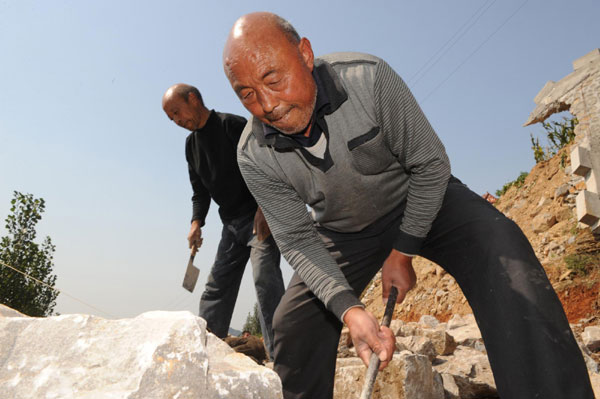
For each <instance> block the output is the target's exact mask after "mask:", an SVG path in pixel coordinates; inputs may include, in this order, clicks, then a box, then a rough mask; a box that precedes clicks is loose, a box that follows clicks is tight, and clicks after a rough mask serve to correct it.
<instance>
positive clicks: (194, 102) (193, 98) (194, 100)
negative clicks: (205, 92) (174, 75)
mask: <svg viewBox="0 0 600 399" xmlns="http://www.w3.org/2000/svg"><path fill="white" fill-rule="evenodd" d="M187 103H188V104H192V106H194V107H195V106H197V105H198V98H196V96H195V95H194V94H193V93H188V96H187Z"/></svg>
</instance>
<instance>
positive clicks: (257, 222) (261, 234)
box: [252, 206, 271, 241]
mask: <svg viewBox="0 0 600 399" xmlns="http://www.w3.org/2000/svg"><path fill="white" fill-rule="evenodd" d="M252 234H256V237H257V238H258V241H264V240H266V239H267V238H269V236H270V235H271V229H270V228H269V225H268V224H267V220H266V219H265V215H263V212H262V209H260V206H259V207H258V208H257V209H256V215H254V228H253V229H252Z"/></svg>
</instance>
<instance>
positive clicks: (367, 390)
mask: <svg viewBox="0 0 600 399" xmlns="http://www.w3.org/2000/svg"><path fill="white" fill-rule="evenodd" d="M397 297H398V289H397V288H396V287H394V286H392V289H391V290H390V296H389V297H388V300H387V304H386V305H385V311H384V313H383V320H382V321H381V325H382V326H386V327H389V326H390V322H391V321H392V315H393V314H394V307H395V306H396V298H397ZM380 363H381V361H380V360H379V357H378V356H377V354H376V353H375V352H373V353H372V354H371V358H370V359H369V367H368V368H367V374H366V375H365V385H363V390H362V392H361V394H360V399H369V398H370V397H371V394H372V393H373V385H374V384H375V378H377V371H379V364H380Z"/></svg>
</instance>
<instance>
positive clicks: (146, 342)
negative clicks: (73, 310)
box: [0, 312, 282, 399]
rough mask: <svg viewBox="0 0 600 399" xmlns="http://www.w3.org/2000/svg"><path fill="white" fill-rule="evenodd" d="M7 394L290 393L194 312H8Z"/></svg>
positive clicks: (1, 383) (3, 382) (275, 397)
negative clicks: (111, 316)
mask: <svg viewBox="0 0 600 399" xmlns="http://www.w3.org/2000/svg"><path fill="white" fill-rule="evenodd" d="M0 353H1V354H2V356H0V357H1V358H0V392H1V394H0V397H1V398H11V399H26V398H27V399H29V398H61V399H63V398H64V399H67V398H68V399H89V398H111V399H142V398H152V399H167V398H169V399H171V398H178V399H195V398H205V399H217V398H246V399H254V398H272V399H280V398H281V397H282V391H281V381H280V380H279V378H278V377H277V375H276V374H275V373H274V372H273V371H272V370H269V369H267V368H266V367H261V366H258V365H257V364H256V363H254V362H253V361H252V360H250V358H248V357H246V356H244V355H242V354H239V353H236V352H234V351H233V350H232V349H231V348H229V347H228V346H227V344H225V343H224V342H222V341H221V340H219V339H217V338H216V337H214V336H212V334H210V333H207V332H206V322H205V321H204V320H203V319H201V318H199V317H196V316H194V315H192V314H191V313H190V312H148V313H144V314H142V315H140V316H138V317H136V318H134V319H120V320H106V319H102V318H100V317H95V316H88V315H62V316H56V317H48V318H32V317H4V318H1V317H0Z"/></svg>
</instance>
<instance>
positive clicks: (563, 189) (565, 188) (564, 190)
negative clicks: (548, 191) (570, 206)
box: [554, 184, 570, 198]
mask: <svg viewBox="0 0 600 399" xmlns="http://www.w3.org/2000/svg"><path fill="white" fill-rule="evenodd" d="M569 188H570V186H569V185H568V184H563V185H561V186H560V187H558V188H557V189H556V191H555V192H554V198H560V197H564V196H566V195H567V194H569Z"/></svg>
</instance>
